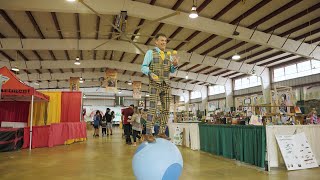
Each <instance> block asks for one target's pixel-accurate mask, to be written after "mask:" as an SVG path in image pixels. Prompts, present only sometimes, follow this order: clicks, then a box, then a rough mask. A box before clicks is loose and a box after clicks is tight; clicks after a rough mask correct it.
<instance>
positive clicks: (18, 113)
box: [0, 67, 49, 144]
mask: <svg viewBox="0 0 320 180" xmlns="http://www.w3.org/2000/svg"><path fill="white" fill-rule="evenodd" d="M0 74H1V75H2V78H3V77H4V78H5V81H3V82H2V87H1V103H0V107H1V113H0V122H1V121H6V122H8V121H9V122H21V121H22V122H24V121H26V120H27V118H26V115H28V111H27V110H28V109H27V107H28V106H29V102H31V110H30V114H31V115H33V103H34V101H37V102H39V101H46V102H48V101H49V97H48V96H46V95H44V94H42V93H40V92H38V91H36V90H35V89H34V88H33V87H30V86H27V85H26V84H24V83H23V82H21V81H20V80H19V79H18V78H17V77H16V76H15V75H14V74H13V73H12V72H11V71H10V70H9V69H8V68H6V67H2V68H1V69H0ZM20 101H23V102H20ZM20 107H21V109H20ZM32 117H33V116H31V124H32V120H33V119H32ZM31 142H32V125H31V126H30V144H31Z"/></svg>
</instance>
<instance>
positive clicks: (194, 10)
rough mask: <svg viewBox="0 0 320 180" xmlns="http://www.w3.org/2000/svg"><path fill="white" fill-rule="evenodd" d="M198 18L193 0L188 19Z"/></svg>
mask: <svg viewBox="0 0 320 180" xmlns="http://www.w3.org/2000/svg"><path fill="white" fill-rule="evenodd" d="M197 17H198V12H197V5H196V4H195V0H193V5H192V8H191V12H190V14H189V18H192V19H194V18H197Z"/></svg>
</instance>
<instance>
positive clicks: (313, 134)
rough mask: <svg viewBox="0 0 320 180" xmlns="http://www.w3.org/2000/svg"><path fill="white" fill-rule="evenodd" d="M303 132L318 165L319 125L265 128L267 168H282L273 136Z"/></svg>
mask: <svg viewBox="0 0 320 180" xmlns="http://www.w3.org/2000/svg"><path fill="white" fill-rule="evenodd" d="M295 131H296V133H301V132H304V133H305V134H306V137H307V139H308V142H309V144H310V146H311V148H312V151H313V154H314V155H315V157H316V160H317V162H318V164H319V163H320V141H319V139H320V125H295V126H284V125H283V126H280V125H279V126H276V125H275V126H266V133H267V134H266V135H267V152H268V154H267V155H268V162H269V167H279V165H282V166H284V162H283V158H282V155H281V152H280V149H279V147H278V144H277V140H276V137H275V135H292V134H294V132H295Z"/></svg>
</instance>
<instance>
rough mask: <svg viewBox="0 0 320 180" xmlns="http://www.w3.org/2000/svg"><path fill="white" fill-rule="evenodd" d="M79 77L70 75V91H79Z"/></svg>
mask: <svg viewBox="0 0 320 180" xmlns="http://www.w3.org/2000/svg"><path fill="white" fill-rule="evenodd" d="M79 80H80V78H79V77H70V91H79V86H80V84H79Z"/></svg>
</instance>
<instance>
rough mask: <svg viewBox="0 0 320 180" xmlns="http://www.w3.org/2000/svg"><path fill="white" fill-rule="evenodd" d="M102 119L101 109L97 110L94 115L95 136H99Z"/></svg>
mask: <svg viewBox="0 0 320 180" xmlns="http://www.w3.org/2000/svg"><path fill="white" fill-rule="evenodd" d="M101 120H102V115H101V113H100V111H97V112H96V114H95V115H94V117H93V127H94V133H93V136H94V137H99V125H100V121H101Z"/></svg>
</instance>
